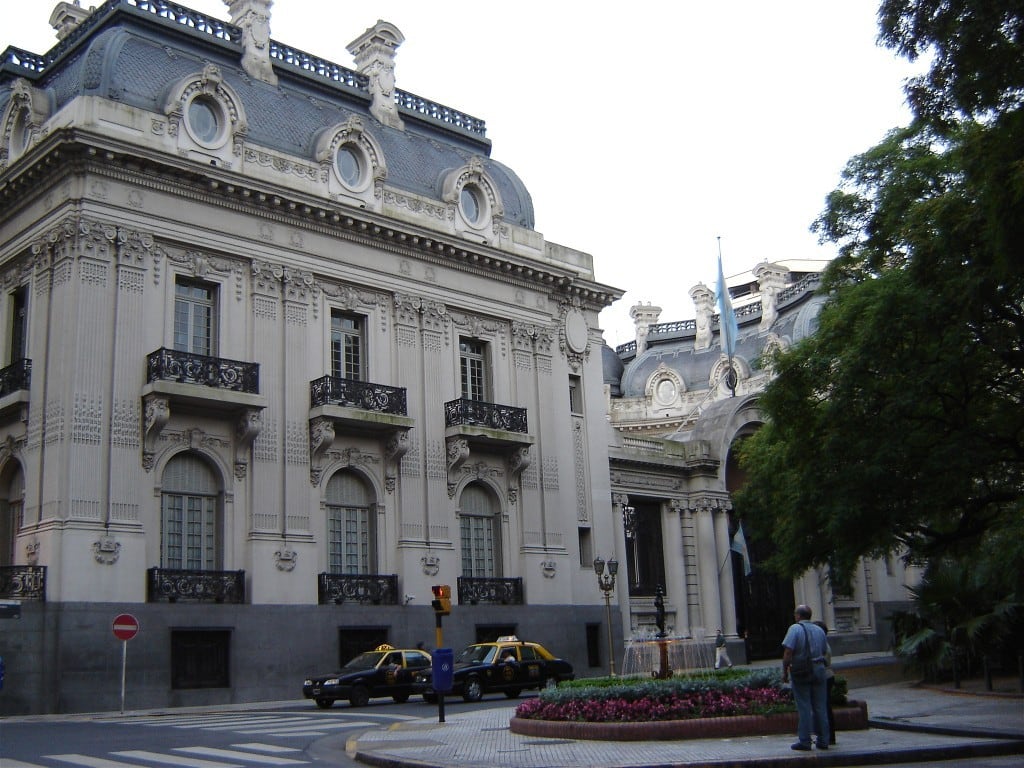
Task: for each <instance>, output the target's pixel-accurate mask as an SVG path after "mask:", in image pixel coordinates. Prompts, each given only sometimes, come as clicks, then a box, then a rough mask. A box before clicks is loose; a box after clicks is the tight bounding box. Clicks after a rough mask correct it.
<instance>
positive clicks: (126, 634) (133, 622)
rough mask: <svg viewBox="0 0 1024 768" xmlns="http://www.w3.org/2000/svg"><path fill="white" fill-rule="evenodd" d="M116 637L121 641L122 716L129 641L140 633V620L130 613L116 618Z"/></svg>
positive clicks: (114, 625)
mask: <svg viewBox="0 0 1024 768" xmlns="http://www.w3.org/2000/svg"><path fill="white" fill-rule="evenodd" d="M112 628H113V630H114V637H116V638H117V639H118V640H120V641H121V714H122V715H123V714H124V683H125V673H126V671H127V669H128V641H129V640H131V639H132V638H133V637H135V635H137V634H138V632H139V620H138V619H136V618H135V617H134V616H132V615H131V614H130V613H122V614H119V615H118V616H116V617H114V624H113V627H112Z"/></svg>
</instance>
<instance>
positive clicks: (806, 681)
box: [782, 605, 829, 751]
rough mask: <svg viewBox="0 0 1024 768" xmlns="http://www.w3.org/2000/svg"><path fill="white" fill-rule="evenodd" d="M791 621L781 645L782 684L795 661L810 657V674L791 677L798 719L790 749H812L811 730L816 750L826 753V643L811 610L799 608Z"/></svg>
mask: <svg viewBox="0 0 1024 768" xmlns="http://www.w3.org/2000/svg"><path fill="white" fill-rule="evenodd" d="M793 618H794V619H795V620H796V621H795V623H794V624H792V625H791V626H790V628H789V630H788V631H787V632H786V637H785V638H784V639H783V641H782V646H783V653H782V682H784V683H786V682H789V681H790V677H791V674H790V673H791V670H793V663H794V660H797V661H800V660H802V659H804V658H807V657H809V659H810V662H811V663H810V670H809V671H808V672H807V673H806V674H798V671H799V668H800V665H799V664H798V665H797V667H796V670H797V672H794V674H793V675H792V680H793V699H794V700H795V701H796V711H797V716H798V718H799V722H798V725H797V741H796V743H795V744H793V749H797V750H802V751H807V750H809V749H810V748H811V730H812V728H813V730H814V732H815V734H816V735H817V737H818V741H817V746H818V749H828V741H829V732H828V708H827V704H828V699H827V696H828V694H827V692H826V682H825V651H826V648H827V643H828V641H827V640H826V639H825V633H824V632H823V631H822V629H821V627H818V626H816V625H815V624H813V623H811V609H810V608H808V607H807V606H806V605H798V606H797V607H796V611H795V612H794V615H793Z"/></svg>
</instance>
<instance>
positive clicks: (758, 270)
mask: <svg viewBox="0 0 1024 768" xmlns="http://www.w3.org/2000/svg"><path fill="white" fill-rule="evenodd" d="M788 276H789V270H788V269H784V268H782V267H780V266H779V265H778V264H769V263H768V262H765V261H762V262H761V263H760V264H758V265H757V266H756V267H754V277H755V278H756V279H757V284H758V287H759V288H760V291H761V325H760V326H759V327H758V330H759V331H761V332H764V331H767V330H768V329H769V328H771V327H772V325H773V324H774V323H775V320H776V319H777V318H778V316H779V306H778V300H779V292H780V291H782V289H783V288H785V287H786V278H787V277H788Z"/></svg>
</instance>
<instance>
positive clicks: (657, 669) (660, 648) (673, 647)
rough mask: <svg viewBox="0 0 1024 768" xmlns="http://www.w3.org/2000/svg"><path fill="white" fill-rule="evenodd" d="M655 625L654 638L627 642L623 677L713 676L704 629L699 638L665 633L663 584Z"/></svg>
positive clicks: (660, 588) (709, 646)
mask: <svg viewBox="0 0 1024 768" xmlns="http://www.w3.org/2000/svg"><path fill="white" fill-rule="evenodd" d="M654 610H655V619H654V621H655V624H656V625H657V627H658V632H657V634H656V635H655V636H654V637H652V638H651V637H648V638H640V639H633V640H630V641H629V642H628V643H626V654H625V658H624V659H623V660H622V676H623V677H630V676H633V677H654V678H656V679H659V680H665V679H667V678H669V677H672V675H673V674H676V673H679V672H686V673H687V674H690V675H692V674H693V673H694V671H697V672H698V673H699V672H701V671H703V672H706V673H707V674H708V675H710V674H711V673H712V668H713V667H712V663H711V644H710V643H708V642H705V638H704V629H703V628H700V629H698V630H697V637H692V638H691V637H686V638H683V637H669V636H668V633H667V632H666V631H665V591H664V590H663V589H662V587H661V585H660V584H659V585H658V590H657V592H656V593H655V596H654Z"/></svg>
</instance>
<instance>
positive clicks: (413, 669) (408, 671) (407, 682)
mask: <svg viewBox="0 0 1024 768" xmlns="http://www.w3.org/2000/svg"><path fill="white" fill-rule="evenodd" d="M402 661H403V666H402V669H401V670H400V671H399V673H398V681H397V682H398V684H399V686H400V687H401V689H402V692H403V693H411V692H412V683H413V680H415V679H416V673H417V672H419V671H420V670H423V669H426V668H427V667H429V666H430V657H429V656H427V655H426V654H425V653H420V652H419V651H403V652H402Z"/></svg>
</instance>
